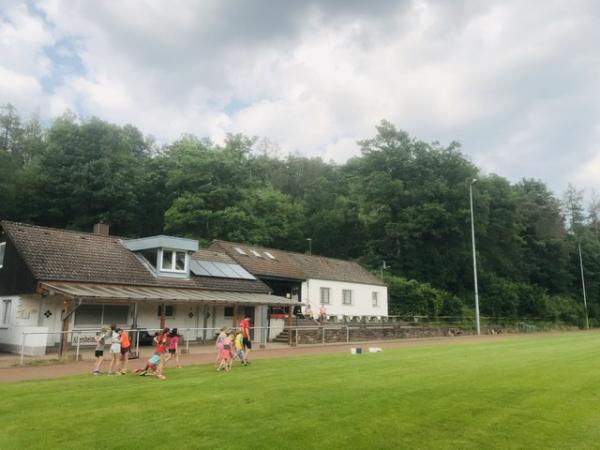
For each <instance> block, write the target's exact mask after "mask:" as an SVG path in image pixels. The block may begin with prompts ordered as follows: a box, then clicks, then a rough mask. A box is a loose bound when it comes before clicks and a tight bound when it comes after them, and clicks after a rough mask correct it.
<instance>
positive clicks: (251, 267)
mask: <svg viewBox="0 0 600 450" xmlns="http://www.w3.org/2000/svg"><path fill="white" fill-rule="evenodd" d="M208 249H209V250H220V251H224V252H225V253H227V254H228V255H229V256H230V257H231V258H233V259H235V260H236V262H237V263H238V264H240V265H241V266H242V267H244V268H245V269H246V270H247V271H249V272H250V273H252V274H254V275H257V276H259V277H264V278H284V279H292V280H299V281H300V280H305V279H306V275H305V274H304V272H303V271H302V270H301V269H300V268H299V267H298V265H297V264H296V262H295V261H294V259H293V258H292V256H291V255H292V254H291V253H290V252H285V251H282V250H275V249H267V248H264V247H259V246H256V245H248V244H240V243H236V242H228V241H220V240H216V241H213V243H212V244H211V245H210V246H209V247H208ZM236 249H241V250H242V251H243V252H244V253H245V255H243V254H241V253H239V251H238V250H236ZM252 250H254V251H256V252H258V253H259V254H260V255H261V257H258V256H255V255H254V254H253V253H252ZM265 251H267V252H269V253H270V254H271V255H272V256H273V257H275V259H271V258H270V257H269V256H268V255H267V254H265V253H264V252H265Z"/></svg>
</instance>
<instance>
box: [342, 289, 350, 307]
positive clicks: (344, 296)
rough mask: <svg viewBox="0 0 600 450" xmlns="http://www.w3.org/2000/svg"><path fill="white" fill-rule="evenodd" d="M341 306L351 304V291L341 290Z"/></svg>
mask: <svg viewBox="0 0 600 450" xmlns="http://www.w3.org/2000/svg"><path fill="white" fill-rule="evenodd" d="M342 304H344V305H351V304H352V291H351V290H350V289H344V290H342Z"/></svg>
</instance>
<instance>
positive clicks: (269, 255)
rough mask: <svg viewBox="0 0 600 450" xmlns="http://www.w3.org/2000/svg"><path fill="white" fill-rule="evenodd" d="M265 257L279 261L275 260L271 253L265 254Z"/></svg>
mask: <svg viewBox="0 0 600 450" xmlns="http://www.w3.org/2000/svg"><path fill="white" fill-rule="evenodd" d="M265 255H267V256H268V257H269V258H271V259H277V258H275V257H274V256H273V255H272V254H271V253H269V252H265Z"/></svg>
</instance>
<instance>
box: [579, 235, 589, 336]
mask: <svg viewBox="0 0 600 450" xmlns="http://www.w3.org/2000/svg"><path fill="white" fill-rule="evenodd" d="M577 248H578V250H579V268H580V269H581V289H582V290H583V306H584V308H585V327H586V328H587V329H589V328H590V320H589V317H588V308H587V296H586V295H585V278H584V276H583V258H582V257H581V241H579V242H577Z"/></svg>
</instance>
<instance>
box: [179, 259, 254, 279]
mask: <svg viewBox="0 0 600 450" xmlns="http://www.w3.org/2000/svg"><path fill="white" fill-rule="evenodd" d="M190 270H191V271H192V273H193V274H194V275H198V276H205V277H219V278H236V279H244V280H255V278H254V276H253V275H252V274H251V273H250V272H248V271H246V270H245V269H244V268H243V267H242V266H240V265H238V264H227V263H222V262H214V261H204V260H197V259H194V260H192V261H191V264H190Z"/></svg>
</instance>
